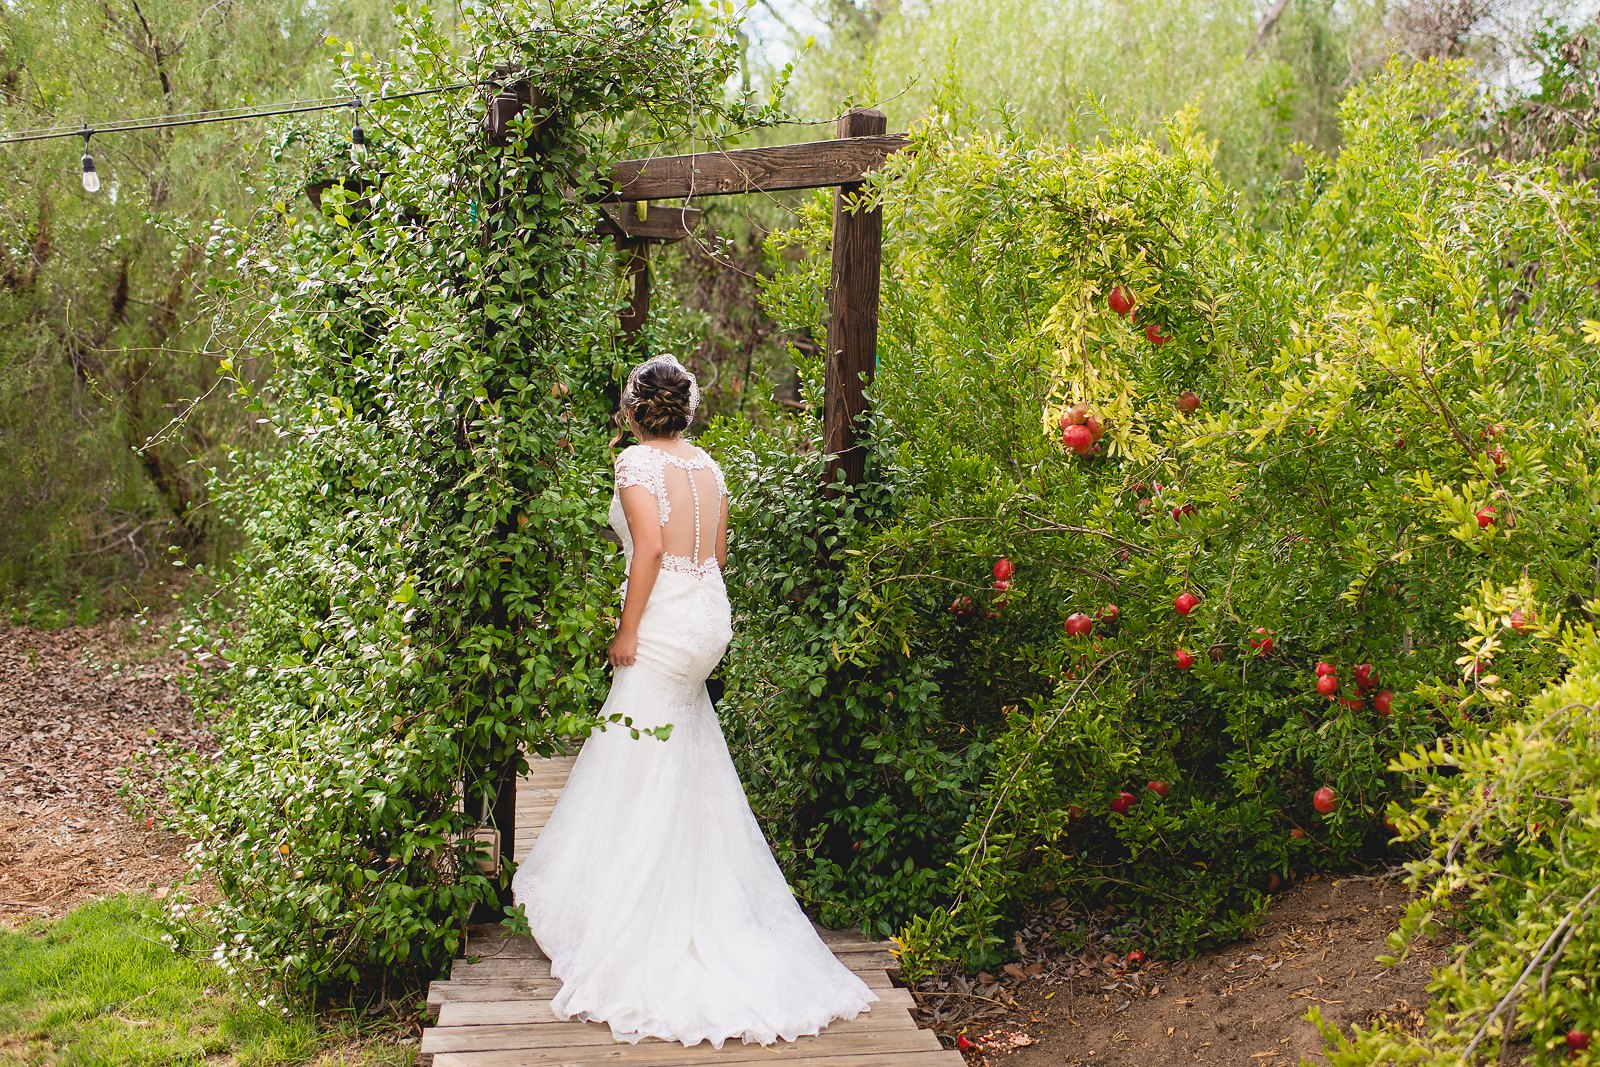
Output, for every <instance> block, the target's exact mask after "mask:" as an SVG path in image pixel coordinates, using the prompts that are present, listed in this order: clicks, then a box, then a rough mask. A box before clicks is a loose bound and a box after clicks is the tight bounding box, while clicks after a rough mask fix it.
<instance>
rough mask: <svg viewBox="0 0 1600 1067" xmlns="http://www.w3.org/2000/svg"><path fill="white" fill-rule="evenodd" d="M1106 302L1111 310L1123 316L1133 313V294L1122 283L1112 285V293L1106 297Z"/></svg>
mask: <svg viewBox="0 0 1600 1067" xmlns="http://www.w3.org/2000/svg"><path fill="white" fill-rule="evenodd" d="M1106 304H1107V305H1109V306H1110V308H1111V310H1112V311H1113V312H1114V313H1115V314H1118V315H1121V316H1122V317H1123V318H1127V317H1128V316H1129V315H1131V314H1132V313H1133V294H1132V293H1130V292H1128V290H1126V289H1124V288H1123V287H1122V286H1120V285H1113V286H1112V287H1111V295H1110V296H1108V297H1106Z"/></svg>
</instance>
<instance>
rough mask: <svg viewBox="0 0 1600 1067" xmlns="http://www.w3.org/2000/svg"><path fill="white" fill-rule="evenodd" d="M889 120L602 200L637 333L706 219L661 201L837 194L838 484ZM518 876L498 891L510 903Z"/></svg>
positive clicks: (858, 404)
mask: <svg viewBox="0 0 1600 1067" xmlns="http://www.w3.org/2000/svg"><path fill="white" fill-rule="evenodd" d="M538 95H539V94H538V93H537V91H536V90H534V89H530V88H529V86H528V85H527V83H525V82H524V83H518V84H515V85H509V86H507V87H505V88H503V89H502V90H500V91H499V92H498V93H497V94H496V95H495V96H493V97H492V98H491V100H490V103H489V108H488V111H487V113H486V115H485V116H484V127H485V130H486V132H487V135H488V137H489V139H490V140H491V141H492V142H495V143H500V144H504V143H506V142H507V141H508V140H509V137H510V132H509V131H510V130H511V128H512V127H511V123H512V120H513V119H515V118H516V117H517V116H518V115H520V114H522V113H523V112H524V111H525V110H527V109H528V108H530V107H534V106H535V105H536V103H537V98H538ZM887 130H888V119H887V118H886V117H885V116H884V114H883V112H881V111H877V110H875V109H871V108H857V109H855V110H852V111H850V112H849V113H848V114H846V115H844V116H843V117H841V118H840V119H839V121H838V126H837V132H838V137H837V138H835V139H833V140H827V141H812V142H808V143H805V144H796V145H777V146H773V147H767V148H744V149H736V150H732V151H722V152H699V153H694V154H691V155H679V156H660V157H657V158H655V159H630V160H625V161H623V162H620V163H617V164H615V165H614V166H613V167H612V170H611V185H612V189H611V192H609V193H608V194H606V195H605V196H603V197H602V198H601V203H602V204H603V205H604V206H603V218H602V220H601V224H600V231H601V232H602V233H603V234H606V235H608V236H611V237H613V238H615V239H616V241H617V245H618V249H619V251H620V252H621V253H622V254H623V256H624V257H625V263H626V270H627V272H628V274H629V275H630V277H631V278H632V281H633V292H632V296H631V299H630V301H629V304H628V307H627V308H626V309H624V311H623V313H622V327H623V330H624V331H625V332H626V333H628V334H630V335H633V336H637V335H638V333H639V332H640V331H641V330H642V329H643V327H644V324H645V321H646V319H647V318H648V316H649V310H650V270H649V248H650V245H652V244H658V243H662V242H670V241H677V240H681V239H682V238H684V237H686V236H688V235H689V234H690V233H692V232H693V230H694V228H695V227H696V226H697V225H698V224H699V222H700V217H701V215H700V212H699V211H698V210H696V209H694V208H692V207H665V206H653V205H652V206H649V207H648V208H647V209H646V210H640V209H639V208H638V205H650V204H651V202H652V201H658V200H685V201H693V200H694V199H696V198H698V197H705V196H729V195H736V194H745V193H772V192H780V191H784V190H791V189H825V188H830V187H831V188H833V189H834V198H833V251H832V255H833V262H832V267H831V270H830V272H829V285H828V327H827V350H826V352H825V353H824V360H825V364H824V366H825V368H826V380H825V385H824V394H823V413H822V421H823V436H822V440H823V449H824V452H825V454H826V456H827V460H826V466H825V468H824V475H823V476H824V478H825V480H826V483H827V485H828V486H829V487H830V490H831V488H832V487H834V486H836V485H838V484H840V483H841V481H842V484H844V485H857V484H860V482H861V481H862V479H863V478H864V476H865V473H866V452H865V449H864V447H863V446H862V444H861V440H860V435H861V432H862V430H863V428H864V427H863V422H864V419H865V417H866V416H867V414H868V408H869V405H868V402H867V395H866V391H867V388H868V386H870V385H871V383H872V380H873V377H874V376H875V374H876V373H877V365H878V289H879V282H880V274H881V269H880V268H881V262H882V250H883V213H882V211H880V210H879V209H878V208H876V207H872V206H870V205H868V204H867V203H865V202H864V201H863V199H862V197H861V192H862V187H863V185H864V183H865V182H866V179H867V177H868V176H869V175H870V174H871V173H872V172H873V171H875V170H877V169H878V168H879V167H881V166H882V165H883V163H884V161H885V160H886V159H888V157H889V156H890V155H891V154H893V153H895V152H898V151H900V150H901V149H903V148H905V147H907V146H908V145H909V144H910V139H909V138H908V137H906V136H904V135H900V134H890V133H888V132H887ZM516 795H517V777H516V771H515V768H514V767H506V768H503V769H502V770H501V773H500V775H499V781H498V783H497V786H496V798H495V802H494V805H493V820H494V825H495V827H496V828H497V829H498V830H499V832H500V835H499V836H500V840H501V841H503V842H506V843H507V846H506V847H505V848H504V849H503V851H504V852H506V853H509V852H510V851H511V848H510V843H511V842H514V841H515V840H516V821H517V818H516V813H517V808H516ZM510 893H511V890H510V885H509V880H505V881H503V882H502V885H501V898H502V902H503V903H506V904H509V903H510Z"/></svg>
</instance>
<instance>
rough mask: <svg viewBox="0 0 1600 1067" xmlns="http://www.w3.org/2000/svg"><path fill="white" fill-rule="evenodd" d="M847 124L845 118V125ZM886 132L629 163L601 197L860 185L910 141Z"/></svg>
mask: <svg viewBox="0 0 1600 1067" xmlns="http://www.w3.org/2000/svg"><path fill="white" fill-rule="evenodd" d="M848 118H849V116H846V119H848ZM844 122H845V119H841V120H840V123H841V127H842V126H843V123H844ZM885 129H887V125H886V124H884V125H880V126H879V127H878V132H877V135H876V136H852V135H850V134H846V135H845V136H844V137H842V138H840V139H839V140H833V141H811V142H809V143H807V144H791V145H774V146H772V147H769V148H738V149H733V150H730V151H726V152H696V153H694V154H692V155H684V156H658V157H657V158H655V159H629V160H624V161H623V162H621V163H617V164H615V165H614V166H613V167H612V168H611V184H612V185H613V186H614V189H613V191H612V192H611V193H610V194H609V195H607V196H604V197H602V198H601V199H602V200H603V201H605V202H608V203H614V202H617V201H629V200H682V199H685V198H687V197H693V196H724V195H727V194H729V193H772V192H778V191H779V190H783V189H822V188H826V187H828V186H831V185H843V184H846V183H848V182H859V181H860V180H861V179H862V178H864V177H866V176H867V175H868V174H870V173H872V172H873V171H875V170H877V169H878V168H879V167H881V166H883V161H884V160H886V159H888V158H889V157H890V156H891V155H893V154H894V153H895V152H898V151H900V150H901V149H903V148H906V147H907V146H908V145H910V143H911V139H910V138H909V137H906V136H904V135H903V134H892V135H890V134H885V133H884V132H883V131H884V130H885Z"/></svg>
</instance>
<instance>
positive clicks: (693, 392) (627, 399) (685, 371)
mask: <svg viewBox="0 0 1600 1067" xmlns="http://www.w3.org/2000/svg"><path fill="white" fill-rule="evenodd" d="M659 366H668V367H672V368H674V369H676V370H677V372H678V373H679V374H681V375H683V376H684V377H685V378H687V379H689V418H691V419H693V418H694V413H695V411H697V410H698V409H699V407H700V383H699V382H697V381H696V380H695V377H694V375H693V374H691V373H690V372H689V368H688V367H685V366H684V365H683V364H682V363H679V362H678V357H676V356H651V357H650V358H649V359H647V360H645V361H644V362H643V363H641V364H639V365H638V366H637V367H635V368H633V370H631V371H629V372H628V383H627V384H626V385H624V386H623V387H622V406H623V407H625V408H631V407H633V406H634V404H635V402H636V397H635V393H634V387H635V385H636V384H637V383H638V380H639V375H640V374H641V373H643V372H644V371H645V369H646V368H648V367H659Z"/></svg>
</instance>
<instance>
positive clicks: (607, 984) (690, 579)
mask: <svg viewBox="0 0 1600 1067" xmlns="http://www.w3.org/2000/svg"><path fill="white" fill-rule="evenodd" d="M698 401H699V390H698V388H697V386H696V384H695V381H694V377H693V376H692V375H690V373H689V372H688V371H687V370H685V369H684V368H683V367H682V366H680V365H679V363H678V361H677V360H675V359H673V358H672V357H671V356H661V357H657V358H655V359H651V360H647V361H645V362H644V363H641V364H640V365H639V366H637V367H635V368H634V369H633V372H632V373H631V374H630V375H629V376H628V382H627V386H626V387H625V388H624V390H623V393H622V409H623V413H624V414H625V415H626V417H627V419H628V424H629V426H630V427H631V428H632V429H633V432H634V435H635V436H636V437H637V438H638V439H639V441H640V442H641V443H640V444H637V445H634V446H633V447H631V448H628V449H626V450H624V451H623V453H622V454H621V455H620V456H618V457H617V481H616V485H617V488H616V492H615V494H614V495H613V496H612V498H611V526H612V528H613V529H615V530H616V532H617V534H618V536H619V537H620V538H621V539H622V548H623V552H624V554H625V556H626V558H627V564H628V577H627V580H626V581H625V582H624V583H623V587H622V589H623V608H622V619H621V622H620V623H619V625H618V626H617V635H616V638H615V640H613V641H612V642H611V649H610V660H611V663H612V665H613V667H614V668H615V678H614V680H613V682H612V686H611V693H610V695H609V696H608V697H607V699H606V702H605V707H604V708H603V709H602V711H601V715H602V716H611V715H626V716H628V717H629V718H631V719H632V722H633V728H634V729H643V728H646V727H659V726H663V725H667V724H671V730H670V732H668V735H667V737H666V739H665V740H663V739H661V738H660V737H657V736H652V735H650V734H642V735H640V736H637V737H636V736H634V735H633V733H632V732H631V731H630V730H629V728H628V727H627V726H625V725H621V724H616V723H613V724H610V725H609V726H602V727H600V728H598V729H596V730H595V731H593V732H592V733H591V734H590V736H589V739H588V740H587V741H586V742H585V743H584V745H583V749H582V751H580V752H579V754H578V759H577V762H576V763H575V764H574V765H573V768H572V776H571V777H570V778H569V779H568V781H567V785H566V788H565V789H564V790H563V792H562V796H561V799H560V801H559V802H558V803H557V804H556V807H555V811H554V812H553V813H552V814H551V816H550V821H549V823H548V824H547V825H546V826H545V828H544V832H543V833H541V834H540V835H539V839H538V841H537V842H536V843H535V844H534V847H533V851H532V853H531V854H530V855H529V856H528V858H527V859H526V860H525V861H523V863H522V865H521V867H519V868H518V870H517V873H516V876H515V878H514V880H513V883H512V889H513V893H514V895H515V899H516V902H517V903H518V904H521V905H523V906H524V907H525V908H526V911H527V916H528V923H529V925H530V926H531V927H532V929H533V935H534V937H535V939H536V940H537V941H538V942H539V947H540V948H541V949H543V950H544V952H545V954H546V955H547V956H549V957H550V973H551V974H552V975H554V976H555V977H556V978H559V979H560V980H561V991H560V992H559V993H558V994H557V995H556V997H555V999H554V1001H553V1002H552V1004H551V1007H552V1009H553V1011H554V1013H555V1015H556V1017H557V1018H561V1019H574V1018H575V1019H585V1020H593V1021H599V1022H605V1023H608V1024H610V1027H611V1033H612V1036H613V1037H615V1038H616V1039H617V1040H619V1041H629V1042H635V1041H638V1040H640V1039H641V1038H644V1037H658V1038H664V1039H666V1040H669V1041H681V1042H683V1043H684V1044H685V1045H694V1044H698V1043H699V1042H701V1041H709V1042H710V1043H711V1044H712V1045H714V1046H716V1047H717V1048H721V1047H722V1043H723V1042H724V1041H725V1040H727V1039H729V1038H735V1037H736V1038H739V1039H741V1040H742V1041H745V1042H747V1043H755V1042H759V1043H761V1044H763V1045H765V1044H770V1043H771V1042H773V1041H776V1040H779V1039H782V1040H785V1041H790V1040H793V1039H794V1038H795V1037H797V1036H800V1035H802V1034H815V1033H817V1032H818V1031H819V1030H821V1029H822V1027H824V1026H826V1025H827V1024H828V1023H829V1022H831V1021H833V1020H834V1019H852V1018H855V1017H856V1016H857V1015H858V1014H860V1013H861V1012H863V1011H867V1010H869V1005H870V1004H871V1003H872V1002H873V1001H875V1000H877V999H878V997H877V994H875V993H873V992H872V991H871V990H869V989H868V988H867V987H866V984H865V983H864V982H862V981H861V979H860V978H858V977H857V976H856V975H855V974H853V973H851V971H850V970H849V969H848V968H847V967H845V965H844V964H842V963H841V962H839V960H838V959H837V958H836V957H835V956H834V955H833V954H832V953H831V952H830V951H828V948H827V946H825V945H824V944H823V943H822V940H821V938H819V937H818V936H817V932H816V930H815V929H814V928H813V927H812V925H811V923H810V922H809V921H808V920H807V919H806V916H805V913H804V912H802V911H801V910H800V906H799V905H798V904H797V903H796V902H795V899H794V896H793V894H792V893H791V892H790V891H789V886H788V884H787V883H786V882H785V881H784V878H783V874H782V873H781V872H780V871H779V869H778V865H777V863H776V862H775V861H774V860H773V858H772V853H771V851H770V850H769V849H768V847H767V843H766V840H765V839H764V838H763V837H762V835H761V828H760V826H759V825H758V824H757V823H756V820H755V816H754V815H753V814H751V811H750V805H749V803H748V801H746V799H745V795H744V789H743V787H742V786H741V785H740V782H739V777H738V773H737V772H736V771H735V770H734V766H733V762H732V760H731V759H730V758H729V756H728V747H727V744H726V743H725V742H724V741H723V738H722V730H721V728H720V726H719V725H718V723H717V718H716V713H715V712H714V711H713V710H712V707H711V701H710V699H709V697H708V696H707V694H706V686H705V681H706V676H707V675H709V674H710V673H711V671H712V669H713V668H714V667H716V665H717V662H718V661H719V660H721V658H722V654H723V651H724V650H725V649H726V648H727V645H728V641H729V640H730V638H731V637H732V636H733V631H732V623H731V617H730V613H729V609H728V595H727V592H726V590H725V589H724V587H723V584H722V566H723V563H724V562H725V561H726V559H727V546H728V497H727V487H726V485H725V484H724V482H723V479H722V471H721V469H720V468H719V467H718V466H717V465H716V463H715V462H713V461H712V459H711V457H710V456H708V455H706V453H705V452H703V451H701V450H700V449H699V448H697V447H695V446H694V445H692V444H690V443H689V442H688V441H687V440H685V439H684V437H683V431H684V430H685V429H686V428H687V427H688V425H689V420H690V419H691V418H692V416H693V415H694V410H695V405H696V404H697V403H698Z"/></svg>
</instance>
